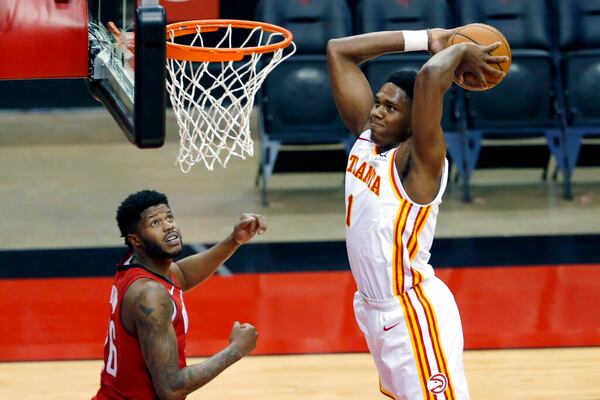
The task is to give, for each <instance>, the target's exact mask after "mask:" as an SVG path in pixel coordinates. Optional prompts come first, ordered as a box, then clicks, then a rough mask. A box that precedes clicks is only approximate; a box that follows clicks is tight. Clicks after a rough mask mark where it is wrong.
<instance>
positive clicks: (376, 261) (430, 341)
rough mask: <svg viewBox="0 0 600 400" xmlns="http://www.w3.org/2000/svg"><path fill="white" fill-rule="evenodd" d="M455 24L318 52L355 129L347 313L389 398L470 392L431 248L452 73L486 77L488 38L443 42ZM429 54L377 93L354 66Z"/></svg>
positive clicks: (444, 172)
mask: <svg viewBox="0 0 600 400" xmlns="http://www.w3.org/2000/svg"><path fill="white" fill-rule="evenodd" d="M452 32H453V31H452V30H444V29H432V30H428V31H425V30H423V31H389V32H374V33H367V34H364V35H358V36H351V37H347V38H340V39H334V40H331V41H330V42H329V45H328V48H327V58H328V68H329V76H330V79H331V83H332V88H333V94H334V99H335V102H336V105H337V107H338V110H339V113H340V115H341V117H342V119H343V121H344V123H345V124H346V126H347V127H348V128H349V129H350V131H351V132H352V133H353V134H355V135H356V136H357V137H358V140H357V141H356V143H355V144H354V146H353V147H352V150H351V152H350V156H349V159H348V166H347V168H346V185H345V186H346V196H345V197H346V247H347V251H348V259H349V261H350V267H351V270H352V275H353V276H354V279H355V281H356V285H357V289H358V290H357V291H356V294H355V297H354V312H355V316H356V320H357V323H358V325H359V327H360V329H361V330H362V332H363V333H364V335H365V339H366V342H367V345H368V347H369V350H370V352H371V355H372V356H373V360H374V361H375V364H376V366H377V370H378V372H379V377H380V390H381V392H382V393H383V394H385V395H387V396H389V397H391V398H393V399H397V400H407V399H410V400H417V399H423V400H442V399H444V400H467V399H468V398H469V393H468V387H467V381H466V377H465V374H464V368H463V362H462V352H463V335H462V327H461V321H460V316H459V312H458V308H457V306H456V302H455V300H454V297H453V296H452V294H451V293H450V291H449V290H448V288H447V287H446V285H445V284H444V283H443V282H442V281H441V280H439V279H438V278H436V277H435V273H434V270H433V267H432V266H431V265H430V264H429V258H430V252H429V251H430V249H431V244H432V241H433V236H434V232H435V225H436V220H437V215H438V211H439V205H440V203H441V199H442V195H443V193H444V189H445V187H446V181H447V178H448V162H447V160H446V158H445V157H446V146H445V142H444V135H443V132H442V128H441V126H440V121H441V116H442V109H443V108H442V104H443V97H444V93H445V92H446V91H447V90H448V89H449V88H450V86H451V85H452V81H453V79H458V80H459V81H463V80H464V81H465V82H467V83H468V84H469V85H470V86H483V85H485V84H486V83H487V82H486V79H485V73H489V74H491V75H492V76H496V77H500V76H502V75H503V73H502V72H500V71H498V70H496V69H494V68H492V67H491V66H490V65H489V64H488V63H501V62H504V61H507V59H506V57H497V56H492V55H490V54H489V53H490V52H491V51H493V50H494V49H496V48H497V47H498V46H499V45H500V43H497V44H494V45H491V46H479V45H476V44H458V45H454V46H451V47H449V48H446V47H447V45H446V43H447V41H448V38H449V37H450V35H451V34H452ZM427 50H429V51H430V52H431V53H433V54H434V55H433V57H431V58H430V59H429V60H428V61H427V63H425V65H424V66H423V67H422V68H421V69H420V71H419V72H418V73H414V72H412V71H411V72H404V71H402V72H398V73H394V74H393V75H392V76H390V77H389V78H388V80H387V82H386V83H385V84H384V85H383V86H382V87H381V89H379V91H378V92H377V93H376V94H375V95H374V94H373V93H372V91H371V87H370V86H369V82H368V81H367V79H366V77H365V76H364V74H363V73H362V71H361V69H360V67H359V64H360V63H362V62H364V61H367V60H369V59H372V58H375V57H378V56H380V55H383V54H386V53H401V52H406V51H427Z"/></svg>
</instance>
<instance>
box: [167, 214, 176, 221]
mask: <svg viewBox="0 0 600 400" xmlns="http://www.w3.org/2000/svg"><path fill="white" fill-rule="evenodd" d="M173 220H175V218H174V217H173V216H172V215H167V221H169V222H173Z"/></svg>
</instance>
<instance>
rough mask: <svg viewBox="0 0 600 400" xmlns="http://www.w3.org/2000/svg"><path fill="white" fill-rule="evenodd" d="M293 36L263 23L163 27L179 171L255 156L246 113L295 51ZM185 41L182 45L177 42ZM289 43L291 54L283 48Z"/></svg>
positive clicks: (197, 23) (219, 22) (205, 22)
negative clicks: (279, 67)
mask: <svg viewBox="0 0 600 400" xmlns="http://www.w3.org/2000/svg"><path fill="white" fill-rule="evenodd" d="M292 39H293V36H292V34H291V33H290V32H289V31H288V30H287V29H284V28H281V27H279V26H276V25H271V24H267V23H263V22H254V21H241V20H200V21H187V22H178V23H175V24H170V25H167V71H168V79H167V90H168V92H169V96H170V99H171V103H172V105H173V110H174V112H175V116H176V119H177V124H178V125H179V136H180V148H179V154H178V156H177V163H178V164H179V167H180V168H181V170H182V171H183V172H189V171H190V169H191V168H192V166H193V165H194V164H196V163H198V162H200V161H202V162H204V164H205V166H206V168H208V170H212V169H213V166H214V163H215V162H218V163H219V164H221V165H222V166H223V167H226V166H227V163H228V161H229V159H230V158H231V156H237V157H240V158H242V159H245V158H246V157H251V156H252V155H253V154H254V143H253V141H252V138H251V137H250V113H251V111H252V106H253V104H254V97H255V95H256V93H257V92H258V89H260V86H261V85H262V83H263V81H264V80H265V78H266V77H267V75H268V74H269V73H270V72H271V71H272V70H273V69H274V68H275V67H276V66H277V65H279V63H281V62H282V61H284V60H285V59H287V58H288V57H290V56H291V55H292V54H294V52H295V51H296V46H295V44H294V42H293V41H292ZM182 41H184V43H180V42H182ZM290 45H291V51H289V52H286V54H285V55H284V54H283V53H284V49H285V48H287V47H288V46H290Z"/></svg>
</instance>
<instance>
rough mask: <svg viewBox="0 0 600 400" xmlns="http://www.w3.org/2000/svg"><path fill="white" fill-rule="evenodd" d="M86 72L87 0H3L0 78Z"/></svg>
mask: <svg viewBox="0 0 600 400" xmlns="http://www.w3.org/2000/svg"><path fill="white" fill-rule="evenodd" d="M87 75H88V10H87V1H86V0H2V5H1V6H0V79H33V78H72V77H86V76H87Z"/></svg>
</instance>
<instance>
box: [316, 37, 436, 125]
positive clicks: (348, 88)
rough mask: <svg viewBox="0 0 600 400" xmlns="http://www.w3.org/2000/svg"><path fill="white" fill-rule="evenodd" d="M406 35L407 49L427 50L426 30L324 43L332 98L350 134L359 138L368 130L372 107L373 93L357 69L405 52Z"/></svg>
mask: <svg viewBox="0 0 600 400" xmlns="http://www.w3.org/2000/svg"><path fill="white" fill-rule="evenodd" d="M406 32H409V33H406ZM405 33H406V34H407V35H410V37H411V40H412V41H411V46H408V50H427V33H426V31H388V32H373V33H365V34H362V35H356V36H348V37H345V38H340V39H332V40H330V41H329V42H328V43H327V68H328V70H329V79H330V80H331V87H332V90H333V98H334V100H335V104H336V106H337V109H338V111H339V113H340V116H341V117H342V120H343V121H344V123H345V124H346V126H347V127H348V129H349V130H350V132H352V134H354V135H356V136H358V135H360V134H361V133H362V132H363V131H364V130H365V129H367V127H368V122H369V114H370V111H371V108H372V107H373V92H372V90H371V87H370V86H369V82H368V81H367V78H366V77H365V75H364V74H363V73H362V71H361V70H360V68H359V65H360V63H362V62H364V61H367V60H369V59H371V58H374V57H378V56H380V55H383V54H386V53H398V52H403V51H405V37H404V35H405ZM413 43H414V45H413Z"/></svg>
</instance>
